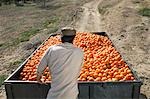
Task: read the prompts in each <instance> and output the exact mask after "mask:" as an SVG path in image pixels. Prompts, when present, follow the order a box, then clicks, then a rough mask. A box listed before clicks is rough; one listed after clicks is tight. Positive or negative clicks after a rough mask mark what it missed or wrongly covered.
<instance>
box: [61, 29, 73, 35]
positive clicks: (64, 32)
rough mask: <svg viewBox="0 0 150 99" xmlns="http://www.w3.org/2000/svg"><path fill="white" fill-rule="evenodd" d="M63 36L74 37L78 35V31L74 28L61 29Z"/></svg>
mask: <svg viewBox="0 0 150 99" xmlns="http://www.w3.org/2000/svg"><path fill="white" fill-rule="evenodd" d="M61 32H62V36H74V35H76V30H75V29H74V28H72V27H63V28H62V29H61Z"/></svg>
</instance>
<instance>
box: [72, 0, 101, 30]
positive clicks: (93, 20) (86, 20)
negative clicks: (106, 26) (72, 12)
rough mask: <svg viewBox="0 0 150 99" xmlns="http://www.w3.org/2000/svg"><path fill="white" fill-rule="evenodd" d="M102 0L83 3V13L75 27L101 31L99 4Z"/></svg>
mask: <svg viewBox="0 0 150 99" xmlns="http://www.w3.org/2000/svg"><path fill="white" fill-rule="evenodd" d="M101 1H102V0H94V1H93V0H92V1H91V2H89V3H86V4H84V5H83V7H82V9H83V13H82V14H81V16H80V19H79V20H78V21H77V22H76V24H75V27H76V29H77V30H78V31H81V32H83V31H90V32H96V31H101V30H102V29H101V20H100V14H99V11H98V4H99V3H100V2H101Z"/></svg>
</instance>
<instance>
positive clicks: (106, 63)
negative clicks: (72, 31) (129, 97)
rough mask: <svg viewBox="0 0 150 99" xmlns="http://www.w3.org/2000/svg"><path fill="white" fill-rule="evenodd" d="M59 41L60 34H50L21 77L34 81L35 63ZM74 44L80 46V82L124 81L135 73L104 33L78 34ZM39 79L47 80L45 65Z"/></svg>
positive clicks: (131, 77) (131, 78)
mask: <svg viewBox="0 0 150 99" xmlns="http://www.w3.org/2000/svg"><path fill="white" fill-rule="evenodd" d="M59 43H61V41H60V39H59V36H54V37H50V38H49V39H48V40H47V41H46V42H45V43H44V44H43V45H42V46H41V47H40V48H39V50H37V51H36V53H35V54H34V55H33V56H32V57H31V59H29V60H28V62H27V63H26V64H25V66H24V68H23V70H22V72H21V74H20V79H21V80H29V81H35V80H36V71H37V66H38V64H39V62H40V59H41V57H42V56H43V54H44V53H45V51H46V50H47V49H48V48H49V46H52V45H55V44H59ZM74 45H75V46H77V47H79V48H81V49H83V51H84V64H83V67H82V70H81V72H80V76H79V78H78V80H79V81H127V80H134V79H135V78H134V76H133V74H132V72H131V70H130V69H129V67H128V66H127V64H126V63H125V62H124V61H123V59H122V58H121V55H120V54H119V53H118V51H117V50H116V49H115V48H114V46H113V45H112V42H111V41H110V40H109V39H108V37H106V36H102V35H97V34H91V33H77V35H76V37H75V40H74ZM41 80H42V81H50V80H51V76H50V73H49V70H48V68H46V69H45V71H44V74H43V76H42V78H41Z"/></svg>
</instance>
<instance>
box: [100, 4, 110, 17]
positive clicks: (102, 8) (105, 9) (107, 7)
mask: <svg viewBox="0 0 150 99" xmlns="http://www.w3.org/2000/svg"><path fill="white" fill-rule="evenodd" d="M111 7H112V5H111V4H108V5H105V6H103V7H102V6H100V5H99V7H98V10H99V13H100V14H102V15H104V14H105V13H106V11H107V10H108V9H109V8H111Z"/></svg>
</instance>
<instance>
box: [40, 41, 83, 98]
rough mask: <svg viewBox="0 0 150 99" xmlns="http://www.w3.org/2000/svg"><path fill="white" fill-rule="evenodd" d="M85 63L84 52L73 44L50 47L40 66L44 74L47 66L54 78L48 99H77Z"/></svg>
mask: <svg viewBox="0 0 150 99" xmlns="http://www.w3.org/2000/svg"><path fill="white" fill-rule="evenodd" d="M82 63H83V51H82V50H81V49H79V48H77V47H74V45H73V44H71V43H62V44H59V45H54V46H52V47H50V48H49V49H48V50H47V52H46V53H45V55H44V56H43V58H42V59H41V62H40V64H39V66H38V70H37V71H38V72H39V73H40V74H42V72H43V70H44V69H45V68H46V66H48V67H49V70H50V72H51V76H52V82H51V89H50V90H49V92H48V95H47V99H77V96H78V85H77V78H78V76H79V73H80V70H81V66H82Z"/></svg>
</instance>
